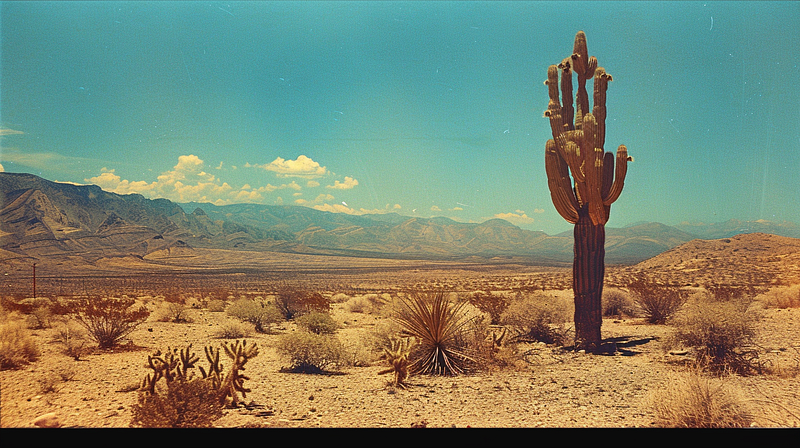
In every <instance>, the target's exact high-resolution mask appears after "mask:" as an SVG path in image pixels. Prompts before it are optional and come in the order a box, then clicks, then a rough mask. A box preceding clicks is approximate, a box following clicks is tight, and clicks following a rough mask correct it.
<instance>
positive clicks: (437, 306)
mask: <svg viewBox="0 0 800 448" xmlns="http://www.w3.org/2000/svg"><path fill="white" fill-rule="evenodd" d="M400 303H401V307H400V308H399V310H398V311H397V313H396V315H395V316H394V319H395V321H397V323H399V324H400V325H401V326H402V327H403V331H402V333H401V334H402V336H405V337H408V336H410V337H413V338H415V339H416V341H417V346H416V348H415V350H413V351H412V353H411V356H410V359H411V360H412V362H411V364H410V365H409V370H410V371H411V372H414V373H423V374H432V375H458V374H462V373H464V372H465V370H466V368H467V367H468V366H469V365H470V364H472V363H474V362H476V361H475V359H474V358H473V357H472V356H470V355H469V354H468V353H467V350H466V347H465V345H466V344H465V342H464V339H463V338H462V334H463V332H464V327H465V325H466V324H468V323H469V322H470V319H469V318H468V317H467V315H466V313H465V312H464V311H465V310H464V305H466V303H467V302H461V303H458V304H453V303H451V302H449V301H448V300H447V299H446V298H445V296H444V293H443V292H435V293H426V294H420V293H414V294H411V296H410V297H408V298H403V299H401V302H400Z"/></svg>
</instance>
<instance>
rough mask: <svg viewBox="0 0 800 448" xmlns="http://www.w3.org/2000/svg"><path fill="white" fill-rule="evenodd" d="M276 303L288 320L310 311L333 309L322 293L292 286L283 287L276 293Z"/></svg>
mask: <svg viewBox="0 0 800 448" xmlns="http://www.w3.org/2000/svg"><path fill="white" fill-rule="evenodd" d="M275 305H276V306H277V307H278V310H280V312H281V314H283V317H284V318H285V319H286V320H290V319H293V318H295V317H296V316H299V315H301V314H304V313H308V312H310V311H324V312H329V311H330V310H331V304H330V302H329V301H328V299H326V298H325V297H324V296H323V295H322V294H320V293H318V292H315V291H306V290H303V289H296V288H290V287H283V288H281V289H280V290H279V291H278V294H276V295H275Z"/></svg>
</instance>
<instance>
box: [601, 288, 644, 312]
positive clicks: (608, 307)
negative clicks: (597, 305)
mask: <svg viewBox="0 0 800 448" xmlns="http://www.w3.org/2000/svg"><path fill="white" fill-rule="evenodd" d="M602 304H603V316H606V317H612V316H631V317H633V316H635V315H636V308H635V304H634V301H633V299H632V298H631V296H630V295H629V294H628V293H626V292H625V291H623V290H621V289H618V288H604V289H603V299H602Z"/></svg>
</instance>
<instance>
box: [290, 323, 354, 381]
mask: <svg viewBox="0 0 800 448" xmlns="http://www.w3.org/2000/svg"><path fill="white" fill-rule="evenodd" d="M275 348H276V349H277V350H278V352H279V353H281V354H283V355H284V356H285V357H286V358H288V360H289V367H288V368H287V369H286V370H287V371H289V372H294V373H329V372H332V371H336V370H338V369H340V368H341V367H343V366H344V365H345V363H346V359H347V355H346V352H345V349H344V346H343V345H342V343H341V342H340V341H339V339H338V338H337V337H336V336H335V335H328V334H316V333H311V332H308V331H302V330H301V331H295V332H292V333H287V334H284V335H281V336H280V339H278V343H277V345H276V347H275Z"/></svg>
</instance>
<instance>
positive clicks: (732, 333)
mask: <svg viewBox="0 0 800 448" xmlns="http://www.w3.org/2000/svg"><path fill="white" fill-rule="evenodd" d="M748 303H749V302H748V301H745V300H738V301H731V302H720V301H715V300H708V299H707V298H703V297H696V298H693V300H691V301H690V302H689V303H687V306H686V307H685V308H684V309H682V310H681V311H680V312H678V313H677V314H676V315H675V316H674V319H672V321H671V323H672V324H673V325H674V326H675V331H674V334H673V336H672V338H673V342H672V345H676V344H683V345H685V346H690V347H696V348H697V349H698V350H699V357H700V359H699V361H700V362H702V363H704V364H707V365H708V367H709V368H711V369H714V370H718V371H720V370H725V369H728V370H732V371H734V372H737V373H753V372H757V371H760V370H761V366H760V365H759V364H758V351H757V350H755V348H754V347H753V345H752V344H753V339H754V337H755V334H756V319H757V314H756V311H755V310H754V309H749V308H748Z"/></svg>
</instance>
